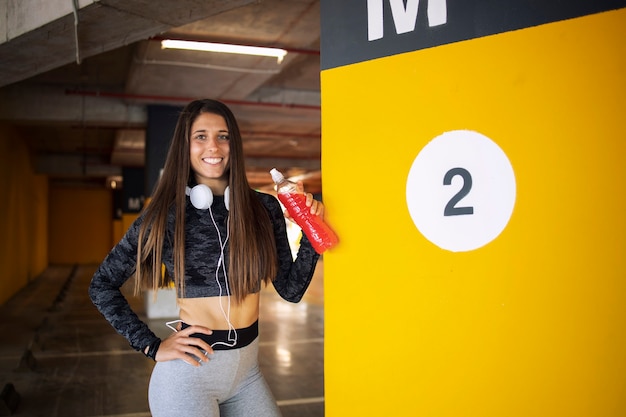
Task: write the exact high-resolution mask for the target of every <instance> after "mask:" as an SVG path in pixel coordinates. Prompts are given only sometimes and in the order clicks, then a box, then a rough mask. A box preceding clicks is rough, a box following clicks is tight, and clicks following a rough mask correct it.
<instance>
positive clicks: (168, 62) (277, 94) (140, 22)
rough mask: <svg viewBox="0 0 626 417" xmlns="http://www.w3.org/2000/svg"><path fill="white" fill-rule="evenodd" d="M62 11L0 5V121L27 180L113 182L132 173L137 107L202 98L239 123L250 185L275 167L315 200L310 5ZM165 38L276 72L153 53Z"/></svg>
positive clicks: (219, 59)
mask: <svg viewBox="0 0 626 417" xmlns="http://www.w3.org/2000/svg"><path fill="white" fill-rule="evenodd" d="M42 3H44V5H42ZM74 3H77V4H78V8H77V9H74V8H73V7H72V6H73V4H74ZM74 3H73V0H48V1H47V2H40V1H37V0H26V1H9V2H2V3H1V4H0V23H1V24H0V120H4V121H8V122H10V123H13V124H15V125H16V126H18V129H20V131H21V132H22V135H21V137H23V138H26V140H27V141H28V145H29V147H30V149H31V150H32V152H33V154H34V161H35V165H36V169H37V171H38V172H39V173H42V174H46V175H48V176H49V177H50V179H51V180H52V181H53V182H56V183H68V184H70V183H71V184H89V185H93V186H105V185H106V184H108V181H107V178H109V179H110V178H116V177H117V179H118V180H119V176H120V175H121V170H122V167H123V166H133V167H141V166H143V165H144V146H145V128H146V121H147V110H146V109H147V106H148V105H153V104H158V105H175V106H183V105H184V104H186V103H187V102H188V101H190V100H192V99H195V98H204V97H209V98H216V99H219V100H222V101H224V102H226V103H227V104H229V105H230V107H231V108H232V110H233V112H234V113H235V115H236V116H237V118H238V120H239V123H240V128H241V130H242V133H243V136H244V150H245V152H246V155H247V166H248V171H249V172H248V179H249V181H250V183H251V185H252V186H253V187H257V188H260V189H268V187H269V188H270V189H271V178H270V176H269V173H268V171H269V170H270V169H271V168H272V167H277V168H278V169H280V170H282V171H283V172H285V173H287V174H288V175H289V176H298V177H299V178H303V179H304V181H305V187H306V188H307V190H308V191H311V192H321V176H320V135H321V128H320V81H319V71H320V59H319V44H320V25H319V1H318V0H257V1H252V0H239V1H234V0H230V1H225V0H221V1H218V0H179V1H176V2H173V1H170V0H134V1H126V0H100V1H93V0H84V1H83V0H81V1H74ZM3 8H5V9H6V10H2V9H3ZM2 19H4V20H2ZM165 38H170V39H186V40H206V41H211V42H225V43H235V44H243V45H259V46H272V47H281V48H283V49H286V50H287V51H288V54H287V56H286V57H285V59H284V60H283V61H282V62H277V59H276V58H265V57H250V56H243V55H233V54H224V53H212V52H192V51H177V50H171V49H162V48H161V43H160V40H161V39H165Z"/></svg>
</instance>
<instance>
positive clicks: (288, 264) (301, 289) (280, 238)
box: [266, 194, 320, 303]
mask: <svg viewBox="0 0 626 417" xmlns="http://www.w3.org/2000/svg"><path fill="white" fill-rule="evenodd" d="M268 197H269V198H267V200H266V207H267V208H268V210H269V213H270V217H271V220H272V224H273V226H274V238H275V240H276V251H277V253H278V274H277V276H276V277H275V278H274V280H273V284H274V288H275V289H276V291H277V292H278V294H279V295H280V296H281V297H282V298H284V299H285V300H287V301H290V302H292V303H297V302H299V301H300V300H301V299H302V296H303V295H304V293H305V292H306V290H307V288H308V287H309V284H310V283H311V279H312V278H313V273H314V272H315V266H316V264H317V260H318V259H319V257H320V255H319V254H318V253H317V252H315V249H313V246H311V243H310V242H309V240H308V239H307V237H306V235H305V234H304V233H303V234H302V238H301V239H300V248H299V249H298V253H297V256H296V258H295V260H294V259H293V256H292V253H291V247H290V246H289V240H288V238H287V226H286V223H285V216H284V214H283V210H282V208H281V206H280V203H279V202H278V199H276V198H275V197H274V196H271V195H269V194H268Z"/></svg>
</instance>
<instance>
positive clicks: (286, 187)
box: [270, 168, 339, 255]
mask: <svg viewBox="0 0 626 417" xmlns="http://www.w3.org/2000/svg"><path fill="white" fill-rule="evenodd" d="M270 174H271V175H272V180H274V182H275V183H276V192H277V193H278V199H279V200H280V202H281V203H283V205H284V206H285V207H286V208H287V211H288V212H289V215H290V216H291V218H292V219H294V220H295V222H296V223H297V224H298V226H300V228H301V229H302V231H303V232H304V234H305V235H306V236H307V237H308V238H309V241H310V242H311V245H312V246H313V249H315V251H316V252H317V253H319V254H320V255H321V254H322V253H324V252H325V251H326V250H327V249H330V248H332V247H333V246H335V245H336V244H337V242H339V239H338V238H337V235H336V234H335V232H333V230H332V229H331V228H330V227H329V226H328V225H327V224H326V223H324V220H322V219H321V218H320V217H319V216H317V215H315V214H311V210H310V207H307V206H306V196H305V195H304V194H302V193H300V192H298V189H297V188H296V183H294V182H292V181H289V180H287V179H285V177H284V176H283V174H281V173H280V171H278V170H277V169H276V168H272V170H271V171H270Z"/></svg>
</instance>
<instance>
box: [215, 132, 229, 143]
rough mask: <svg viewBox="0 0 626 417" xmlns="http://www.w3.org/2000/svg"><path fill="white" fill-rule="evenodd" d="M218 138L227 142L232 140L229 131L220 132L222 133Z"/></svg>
mask: <svg viewBox="0 0 626 417" xmlns="http://www.w3.org/2000/svg"><path fill="white" fill-rule="evenodd" d="M217 138H218V139H219V140H223V141H225V142H227V141H229V140H230V136H229V135H228V133H223V134H220V135H218V136H217Z"/></svg>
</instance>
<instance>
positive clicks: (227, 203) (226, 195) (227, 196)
mask: <svg viewBox="0 0 626 417" xmlns="http://www.w3.org/2000/svg"><path fill="white" fill-rule="evenodd" d="M224 205H225V206H226V210H228V211H230V187H226V189H225V190H224Z"/></svg>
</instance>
